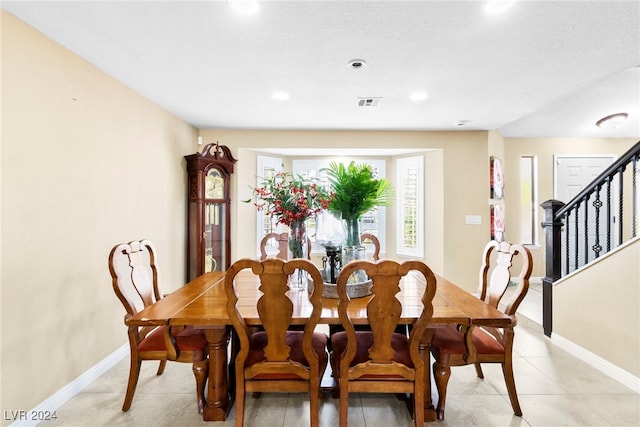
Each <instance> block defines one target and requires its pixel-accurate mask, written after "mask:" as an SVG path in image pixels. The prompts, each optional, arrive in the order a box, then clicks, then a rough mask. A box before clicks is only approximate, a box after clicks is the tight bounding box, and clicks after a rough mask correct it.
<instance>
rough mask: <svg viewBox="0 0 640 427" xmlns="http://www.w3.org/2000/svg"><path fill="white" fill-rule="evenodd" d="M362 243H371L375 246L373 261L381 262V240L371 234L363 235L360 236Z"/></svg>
mask: <svg viewBox="0 0 640 427" xmlns="http://www.w3.org/2000/svg"><path fill="white" fill-rule="evenodd" d="M360 242H362V243H370V244H372V245H373V260H374V261H378V260H380V240H378V238H377V237H376V236H374V235H373V234H371V233H362V234H361V235H360Z"/></svg>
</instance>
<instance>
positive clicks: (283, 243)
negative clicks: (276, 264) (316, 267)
mask: <svg viewBox="0 0 640 427" xmlns="http://www.w3.org/2000/svg"><path fill="white" fill-rule="evenodd" d="M271 240H273V241H274V242H275V243H276V246H277V249H278V253H277V254H276V255H275V257H276V258H281V259H285V260H286V259H288V257H289V251H288V249H287V246H288V244H289V233H286V232H285V233H267V234H265V236H264V237H263V238H262V240H260V260H265V259H267V258H269V257H270V254H269V253H268V252H267V247H268V246H269V243H270V241H271ZM307 258H308V259H311V240H310V239H309V238H308V237H307Z"/></svg>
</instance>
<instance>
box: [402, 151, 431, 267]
mask: <svg viewBox="0 0 640 427" xmlns="http://www.w3.org/2000/svg"><path fill="white" fill-rule="evenodd" d="M410 169H415V170H416V181H417V182H416V247H415V248H409V247H406V246H405V245H404V209H403V206H404V200H405V197H406V189H405V188H404V186H403V185H402V183H403V182H404V174H405V173H406V172H407V171H408V170H410ZM395 189H396V215H397V221H396V224H395V227H396V253H397V254H398V255H400V256H408V257H413V258H423V257H424V243H423V242H424V238H423V236H424V214H423V213H424V157H423V156H412V157H402V158H398V159H396V185H395Z"/></svg>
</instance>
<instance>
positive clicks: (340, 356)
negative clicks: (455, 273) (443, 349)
mask: <svg viewBox="0 0 640 427" xmlns="http://www.w3.org/2000/svg"><path fill="white" fill-rule="evenodd" d="M356 270H364V271H365V272H366V273H367V275H368V276H369V278H370V279H371V280H372V289H371V292H372V296H371V297H370V299H368V301H367V303H366V308H365V309H366V313H367V318H368V322H369V325H370V327H371V330H370V331H356V330H355V327H354V325H353V322H352V320H351V318H350V317H349V306H350V304H351V303H352V301H353V300H352V299H351V298H349V295H348V294H347V279H348V278H349V276H350V275H351V274H352V273H353V272H354V271H356ZM416 273H418V274H420V275H422V276H424V280H425V283H426V287H425V290H424V293H423V295H422V299H421V301H422V311H421V314H420V317H419V318H418V320H417V321H416V322H415V324H414V325H413V328H412V329H411V333H410V334H409V336H408V337H407V335H406V334H401V333H397V332H395V330H396V327H397V326H398V324H399V322H400V318H401V314H402V303H401V301H400V300H399V299H398V298H397V297H396V294H397V293H398V292H400V279H401V278H402V277H403V276H405V275H407V274H416ZM336 285H337V291H338V315H339V316H340V322H341V324H342V326H343V328H344V331H342V332H336V333H334V334H333V335H332V336H331V348H332V352H331V357H330V360H331V367H332V369H333V375H334V377H336V378H337V380H338V389H339V395H340V426H342V427H344V426H346V425H347V415H348V398H349V393H350V392H360V393H382V392H386V393H396V394H397V393H410V394H411V395H412V399H413V417H414V420H415V424H416V426H420V427H422V426H423V423H424V408H423V405H424V403H423V402H424V388H425V383H424V380H425V374H426V372H425V369H427V368H425V361H424V359H423V357H426V358H427V360H428V357H429V354H428V353H426V354H423V353H424V352H423V351H421V346H420V340H421V338H422V335H423V333H424V331H425V330H426V329H427V324H428V323H429V321H430V320H431V318H432V316H433V305H432V300H433V297H434V295H435V292H436V279H435V276H434V274H433V272H432V271H431V269H430V268H429V267H428V266H427V265H426V264H425V263H423V262H421V261H413V260H412V261H405V262H403V263H397V262H395V261H392V260H383V261H378V262H375V263H374V262H372V261H369V260H355V261H351V262H349V263H347V264H346V265H345V266H344V267H343V269H342V271H340V274H339V275H338V279H337V283H336Z"/></svg>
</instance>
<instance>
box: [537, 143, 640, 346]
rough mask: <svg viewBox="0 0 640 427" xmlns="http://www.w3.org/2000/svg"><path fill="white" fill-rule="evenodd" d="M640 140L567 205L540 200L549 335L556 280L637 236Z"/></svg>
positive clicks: (544, 302) (545, 317)
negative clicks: (543, 232)
mask: <svg viewBox="0 0 640 427" xmlns="http://www.w3.org/2000/svg"><path fill="white" fill-rule="evenodd" d="M639 162H640V141H639V142H637V143H636V144H635V145H634V146H633V147H631V148H630V149H629V150H628V151H627V152H626V153H624V154H623V155H622V156H621V157H620V158H619V159H618V160H617V161H615V162H614V163H613V164H612V165H611V166H609V167H608V168H607V169H606V170H604V171H603V172H602V173H601V174H600V175H599V176H598V177H597V178H596V179H595V180H594V181H593V182H592V183H591V184H589V185H588V186H587V187H585V188H584V189H583V190H582V191H581V192H580V193H578V195H576V197H574V198H573V199H572V200H570V201H569V202H567V203H566V204H565V203H563V202H562V201H559V200H553V199H552V200H547V201H546V202H544V203H542V205H541V206H542V208H543V209H544V222H543V223H542V226H543V228H544V230H545V239H546V247H545V250H546V254H545V257H546V260H545V261H546V272H545V274H546V275H545V277H544V278H543V279H542V307H543V308H542V326H543V329H544V333H545V335H547V336H551V332H552V320H553V319H552V304H553V283H554V282H556V281H557V280H559V279H561V278H562V277H564V276H566V275H569V274H574V273H577V272H579V271H580V270H581V269H583V268H585V266H587V265H589V264H590V263H593V262H596V261H597V260H598V259H599V258H600V257H602V256H603V255H605V254H607V253H609V252H612V251H614V250H615V249H616V248H618V247H620V246H621V245H624V244H625V243H626V242H628V241H630V240H632V239H635V238H636V237H637V236H638V222H639V221H640V219H639V215H640V184H639V181H640V167H639V166H640V165H639Z"/></svg>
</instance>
